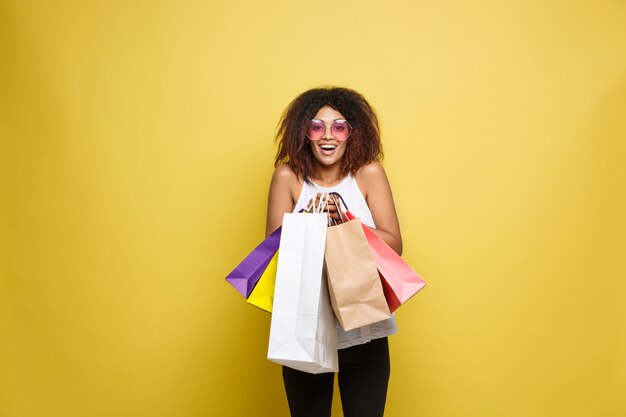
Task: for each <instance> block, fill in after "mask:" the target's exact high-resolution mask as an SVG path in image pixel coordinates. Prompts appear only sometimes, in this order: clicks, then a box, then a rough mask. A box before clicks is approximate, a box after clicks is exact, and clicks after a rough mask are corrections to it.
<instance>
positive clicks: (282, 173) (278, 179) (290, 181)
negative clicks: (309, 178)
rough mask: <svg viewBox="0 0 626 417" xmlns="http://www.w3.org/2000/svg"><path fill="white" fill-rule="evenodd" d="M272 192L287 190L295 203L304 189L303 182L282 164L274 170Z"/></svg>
mask: <svg viewBox="0 0 626 417" xmlns="http://www.w3.org/2000/svg"><path fill="white" fill-rule="evenodd" d="M271 189H272V190H276V191H278V190H285V191H287V192H288V193H289V194H290V196H291V199H292V200H293V201H295V200H296V199H297V198H298V197H297V196H298V195H299V194H300V190H301V189H302V181H300V180H299V178H298V176H297V175H296V173H295V172H293V170H292V169H291V168H290V167H289V166H288V165H286V164H280V165H278V166H277V167H276V169H274V175H273V176H272V185H271Z"/></svg>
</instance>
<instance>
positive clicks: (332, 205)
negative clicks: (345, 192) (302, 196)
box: [307, 193, 347, 223]
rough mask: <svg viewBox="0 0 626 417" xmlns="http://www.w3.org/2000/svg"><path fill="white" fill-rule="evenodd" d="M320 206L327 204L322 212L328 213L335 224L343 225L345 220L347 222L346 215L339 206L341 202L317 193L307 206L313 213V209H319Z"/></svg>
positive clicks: (327, 195)
mask: <svg viewBox="0 0 626 417" xmlns="http://www.w3.org/2000/svg"><path fill="white" fill-rule="evenodd" d="M320 204H322V205H324V204H325V206H324V208H323V210H322V212H325V213H328V216H329V217H330V218H331V219H333V220H334V221H335V222H337V223H343V222H344V220H347V218H346V215H345V213H344V212H343V211H341V207H339V206H338V204H339V200H338V199H337V198H336V197H333V196H332V195H329V194H326V193H317V194H316V195H315V197H314V198H312V199H310V200H309V203H308V204H307V211H309V212H312V211H313V208H314V207H315V208H316V209H317V208H318V207H319V206H320Z"/></svg>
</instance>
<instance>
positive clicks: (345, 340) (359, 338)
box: [293, 174, 398, 349]
mask: <svg viewBox="0 0 626 417" xmlns="http://www.w3.org/2000/svg"><path fill="white" fill-rule="evenodd" d="M330 192H336V193H339V194H340V195H341V197H343V200H344V201H345V204H346V205H347V209H349V210H350V213H352V214H354V215H355V216H356V217H358V218H359V220H361V222H362V223H363V224H365V225H366V226H369V227H374V228H375V227H376V225H375V224H374V219H373V218H372V213H371V212H370V209H369V207H368V205H367V202H366V201H365V197H363V194H362V193H361V190H360V189H359V186H358V185H357V183H356V180H355V179H354V177H353V176H352V175H350V174H348V176H347V177H345V178H344V179H343V180H342V181H341V182H340V183H339V184H337V185H334V186H332V187H322V186H320V185H317V184H315V183H312V184H308V183H306V182H305V183H304V184H303V185H302V192H301V193H300V197H299V198H298V202H297V203H296V205H295V207H294V209H293V212H294V213H297V212H298V211H300V210H301V209H303V208H306V206H307V205H308V203H309V201H310V200H311V198H313V197H315V195H316V194H317V193H330ZM343 208H344V209H346V207H343ZM335 327H336V328H337V342H338V347H339V349H343V348H347V347H350V346H355V345H361V344H363V343H367V342H369V341H370V340H374V339H379V338H381V337H385V336H390V335H392V334H394V333H396V332H397V331H398V330H397V327H396V319H395V317H394V315H392V316H391V317H390V318H388V319H386V320H383V321H379V322H378V323H374V324H370V325H368V326H364V327H359V328H358V329H353V330H350V331H347V332H346V331H345V330H343V329H342V328H341V326H340V325H339V322H337V321H335Z"/></svg>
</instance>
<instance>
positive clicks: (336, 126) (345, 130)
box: [330, 121, 352, 140]
mask: <svg viewBox="0 0 626 417" xmlns="http://www.w3.org/2000/svg"><path fill="white" fill-rule="evenodd" d="M330 130H331V132H332V135H333V137H335V138H337V140H346V139H348V136H350V133H351V132H352V129H350V125H349V124H348V122H346V121H341V122H335V123H333V125H332V126H331V127H330Z"/></svg>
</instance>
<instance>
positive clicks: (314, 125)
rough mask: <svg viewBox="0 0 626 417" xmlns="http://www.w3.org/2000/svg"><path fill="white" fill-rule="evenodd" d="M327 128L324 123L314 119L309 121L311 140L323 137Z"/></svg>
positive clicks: (308, 134)
mask: <svg viewBox="0 0 626 417" xmlns="http://www.w3.org/2000/svg"><path fill="white" fill-rule="evenodd" d="M325 130H326V126H324V123H322V122H319V121H316V120H312V121H311V122H310V123H309V128H308V129H307V136H308V137H309V138H310V139H311V140H319V139H321V138H322V136H324V132H325Z"/></svg>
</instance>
